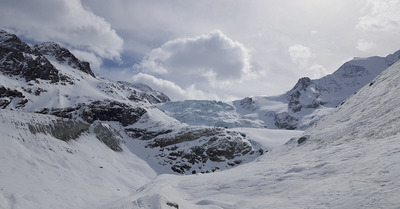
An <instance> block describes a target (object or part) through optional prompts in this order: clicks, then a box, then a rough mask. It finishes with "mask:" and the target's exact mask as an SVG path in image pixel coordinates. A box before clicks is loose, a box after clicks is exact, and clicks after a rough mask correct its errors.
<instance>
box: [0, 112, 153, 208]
mask: <svg viewBox="0 0 400 209" xmlns="http://www.w3.org/2000/svg"><path fill="white" fill-rule="evenodd" d="M0 113H1V114H0V135H1V140H0V167H1V168H2V169H1V170H0V176H1V178H0V208H5V209H6V208H83V207H89V208H93V207H95V206H96V205H99V204H105V203H107V202H110V201H113V200H115V199H118V198H121V197H123V196H127V195H129V194H131V193H132V192H134V191H135V190H136V189H138V188H139V187H140V186H141V185H143V184H144V183H146V182H149V181H150V180H151V179H152V178H154V177H155V175H156V174H155V172H154V171H153V170H152V169H151V168H150V167H149V166H148V165H147V164H146V162H144V161H143V160H142V159H140V158H138V157H137V156H136V155H134V154H133V153H131V152H120V153H119V152H114V151H112V150H111V149H109V148H108V147H107V146H105V145H104V144H103V143H101V142H100V141H99V140H97V139H96V138H95V136H93V135H89V134H84V135H82V136H81V137H79V138H78V139H76V140H73V141H70V142H64V141H61V140H58V139H55V138H54V137H52V136H51V135H45V134H41V133H37V134H31V133H30V131H29V129H28V127H27V124H36V123H37V124H46V123H49V121H52V120H55V119H56V117H53V116H47V115H38V114H31V113H19V112H15V111H7V110H0ZM9 130H13V131H9ZM125 149H126V147H125Z"/></svg>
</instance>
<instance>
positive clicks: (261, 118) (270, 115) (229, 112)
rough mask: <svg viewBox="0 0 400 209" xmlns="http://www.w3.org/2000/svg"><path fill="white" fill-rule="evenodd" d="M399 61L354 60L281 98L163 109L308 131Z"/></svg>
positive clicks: (212, 120)
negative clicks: (307, 129)
mask: <svg viewBox="0 0 400 209" xmlns="http://www.w3.org/2000/svg"><path fill="white" fill-rule="evenodd" d="M399 59H400V51H397V52H395V53H393V54H391V55H388V56H387V57H369V58H354V59H353V60H351V61H348V62H346V63H345V64H343V65H342V66H341V67H340V68H339V69H338V70H337V71H335V72H334V73H333V74H331V75H328V76H325V77H323V78H320V79H315V80H312V79H310V78H307V77H305V78H301V79H299V81H298V82H297V83H296V85H295V86H294V87H293V88H292V89H291V90H289V91H288V92H286V93H285V94H282V95H278V96H269V97H262V96H259V97H247V98H244V99H241V100H236V101H233V102H216V101H193V100H189V101H176V102H168V103H166V104H161V105H160V106H159V107H160V108H161V109H163V110H165V111H166V113H167V114H168V115H170V116H172V117H174V118H176V119H177V120H179V121H182V122H185V123H188V124H193V125H194V124H195V125H212V126H226V127H266V128H269V129H300V130H304V129H306V128H308V127H310V126H311V125H312V124H314V123H316V122H317V121H318V120H319V119H321V118H322V117H323V116H325V115H326V114H328V113H329V112H331V111H332V110H333V109H334V108H335V107H336V106H338V105H340V104H341V103H342V102H343V101H345V100H346V99H347V98H348V97H349V96H351V95H353V94H354V93H355V92H357V91H358V90H359V89H360V88H361V87H363V86H365V85H367V84H368V83H370V82H371V81H372V80H373V79H374V78H375V77H376V76H377V75H378V74H379V73H381V72H382V71H383V70H385V69H386V68H388V67H389V66H391V65H392V64H393V63H395V62H396V61H397V60H399Z"/></svg>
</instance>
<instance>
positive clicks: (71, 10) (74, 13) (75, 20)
mask: <svg viewBox="0 0 400 209" xmlns="http://www.w3.org/2000/svg"><path fill="white" fill-rule="evenodd" d="M0 27H2V28H3V29H6V30H10V32H14V33H16V34H17V35H22V36H24V37H25V38H27V39H31V40H34V41H38V42H41V41H55V42H58V43H62V44H64V45H67V46H68V48H71V47H72V48H74V49H78V50H80V51H86V52H88V53H95V54H96V55H97V56H100V57H102V58H107V59H114V60H118V59H119V57H120V53H121V52H122V50H123V39H122V38H121V37H119V36H118V35H117V33H116V32H115V30H113V29H112V28H111V25H110V23H108V22H107V21H106V20H104V19H103V18H101V17H99V16H97V15H95V14H93V13H92V12H91V11H88V10H86V9H85V8H83V6H82V3H81V1H80V0H52V1H48V0H35V1H30V0H18V1H13V0H5V1H2V3H1V7H0Z"/></svg>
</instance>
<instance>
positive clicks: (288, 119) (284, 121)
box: [275, 112, 299, 130]
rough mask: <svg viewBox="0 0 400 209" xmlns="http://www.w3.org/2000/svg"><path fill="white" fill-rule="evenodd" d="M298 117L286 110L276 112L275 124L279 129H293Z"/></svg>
mask: <svg viewBox="0 0 400 209" xmlns="http://www.w3.org/2000/svg"><path fill="white" fill-rule="evenodd" d="M298 121H299V118H297V117H294V116H292V115H290V114H289V113H287V112H282V113H278V114H276V115H275V126H276V127H278V128H280V129H287V130H294V129H296V127H297V122H298Z"/></svg>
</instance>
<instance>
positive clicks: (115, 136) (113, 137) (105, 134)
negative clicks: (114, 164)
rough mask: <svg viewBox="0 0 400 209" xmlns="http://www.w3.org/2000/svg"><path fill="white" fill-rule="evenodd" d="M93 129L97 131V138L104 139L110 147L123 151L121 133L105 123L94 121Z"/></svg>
mask: <svg viewBox="0 0 400 209" xmlns="http://www.w3.org/2000/svg"><path fill="white" fill-rule="evenodd" d="M92 131H93V132H94V133H95V135H96V138H98V139H99V140H100V141H102V142H103V143H104V144H105V145H107V146H108V147H109V148H110V149H112V150H114V151H116V152H121V151H122V148H121V146H120V144H121V141H122V137H121V135H120V134H119V133H118V132H117V131H116V130H114V129H113V128H112V127H110V126H109V125H108V124H105V123H94V124H92Z"/></svg>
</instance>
